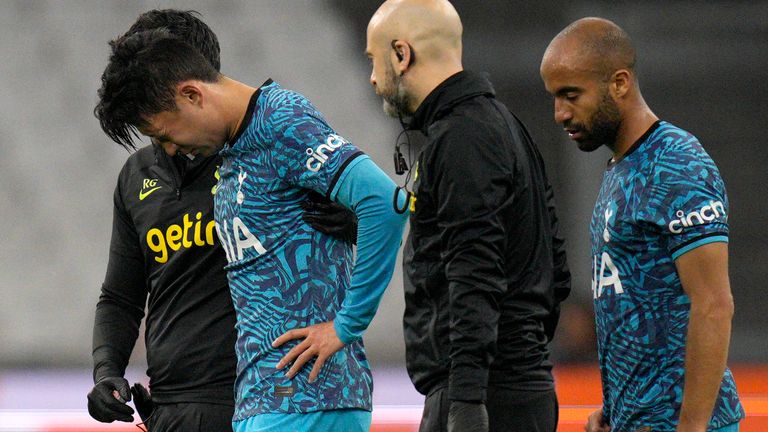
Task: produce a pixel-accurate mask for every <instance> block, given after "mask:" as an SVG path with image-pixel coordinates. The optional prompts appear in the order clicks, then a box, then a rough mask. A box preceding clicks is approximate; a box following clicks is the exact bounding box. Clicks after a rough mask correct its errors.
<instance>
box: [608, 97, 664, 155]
mask: <svg viewBox="0 0 768 432" xmlns="http://www.w3.org/2000/svg"><path fill="white" fill-rule="evenodd" d="M658 119H659V118H658V117H657V116H656V114H654V113H653V112H652V111H651V109H650V108H648V105H646V104H645V102H644V101H642V100H641V101H640V102H639V104H638V106H637V107H635V108H633V109H629V110H627V112H626V114H625V115H624V116H623V119H622V121H621V126H619V131H618V133H617V134H616V142H615V143H614V145H613V147H612V148H611V150H613V158H614V159H619V158H621V157H622V156H624V154H625V153H626V152H627V151H628V150H629V149H630V148H631V147H632V145H634V144H635V142H637V140H638V139H640V137H641V136H643V134H644V133H645V132H646V131H647V130H648V129H649V128H650V127H651V125H653V123H654V122H656V120H658Z"/></svg>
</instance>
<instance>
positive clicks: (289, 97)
mask: <svg viewBox="0 0 768 432" xmlns="http://www.w3.org/2000/svg"><path fill="white" fill-rule="evenodd" d="M260 91H261V97H262V98H263V100H262V103H263V104H264V105H265V106H266V107H267V108H269V109H271V110H275V111H290V110H296V109H297V108H298V109H302V108H312V109H314V106H312V103H311V102H310V101H309V99H308V98H307V97H306V96H304V95H303V94H301V93H299V92H297V91H294V90H290V89H287V88H285V87H282V86H280V85H279V84H278V83H276V82H274V81H272V80H268V81H267V82H266V83H264V84H263V85H262V86H261V88H260Z"/></svg>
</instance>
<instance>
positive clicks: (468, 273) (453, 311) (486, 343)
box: [446, 234, 505, 401]
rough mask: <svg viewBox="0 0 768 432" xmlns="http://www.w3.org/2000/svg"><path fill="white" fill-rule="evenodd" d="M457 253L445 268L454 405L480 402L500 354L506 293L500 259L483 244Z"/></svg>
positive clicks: (474, 243) (479, 237) (475, 243)
mask: <svg viewBox="0 0 768 432" xmlns="http://www.w3.org/2000/svg"><path fill="white" fill-rule="evenodd" d="M489 237H490V238H493V237H494V236H488V235H486V236H483V235H479V234H478V235H477V236H473V238H475V239H476V240H475V241H471V242H467V244H465V245H464V246H463V247H460V248H456V249H460V250H454V254H453V255H452V256H451V255H449V256H451V258H452V259H450V260H449V261H448V263H447V266H446V277H447V279H448V284H449V319H450V321H449V324H450V333H449V337H450V341H451V349H450V358H451V368H450V375H449V393H448V397H449V398H450V399H451V400H462V401H481V400H484V399H485V396H486V388H487V386H488V368H489V366H490V364H491V362H492V361H493V358H494V356H495V354H496V341H497V338H498V321H499V316H500V312H499V310H500V306H499V303H500V301H501V297H502V294H503V293H504V291H505V285H504V273H503V271H502V268H503V264H502V261H503V260H502V258H501V254H500V253H499V252H498V250H496V248H494V247H493V244H492V243H489V242H487V241H486V240H485V239H487V238H489Z"/></svg>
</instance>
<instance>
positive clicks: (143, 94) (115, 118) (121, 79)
mask: <svg viewBox="0 0 768 432" xmlns="http://www.w3.org/2000/svg"><path fill="white" fill-rule="evenodd" d="M109 45H110V46H111V47H112V54H111V55H110V57H109V63H108V64H107V67H106V69H105V70H104V73H103V74H102V76H101V88H100V89H99V92H98V95H99V103H98V104H97V105H96V108H95V109H94V111H93V112H94V115H96V118H98V119H99V122H100V123H101V128H102V129H103V130H104V133H106V134H107V136H109V137H110V138H112V140H114V141H115V142H116V143H118V144H120V145H121V146H123V147H125V148H126V149H135V148H136V146H135V145H134V143H133V137H134V136H138V132H137V128H139V127H143V126H146V125H147V118H148V117H150V116H153V115H155V114H158V113H160V112H163V111H173V110H176V101H175V95H176V85H177V84H178V83H180V82H182V81H186V80H199V81H204V82H216V81H217V80H218V78H219V73H218V72H217V71H216V69H214V68H213V66H212V65H211V63H210V62H209V61H208V60H207V59H206V58H205V57H203V55H202V54H200V51H198V50H197V49H196V48H195V47H193V46H192V45H190V44H189V43H187V42H185V41H183V40H181V39H179V38H178V37H176V36H173V35H172V34H171V33H170V32H169V31H168V30H166V29H159V30H149V31H143V32H140V33H136V34H132V35H129V36H121V37H119V38H117V39H115V40H113V41H111V42H110V43H109Z"/></svg>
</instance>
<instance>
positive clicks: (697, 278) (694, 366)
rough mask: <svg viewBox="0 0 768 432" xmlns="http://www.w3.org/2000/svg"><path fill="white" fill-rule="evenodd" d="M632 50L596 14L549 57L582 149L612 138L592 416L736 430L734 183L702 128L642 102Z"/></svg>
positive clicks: (600, 232)
mask: <svg viewBox="0 0 768 432" xmlns="http://www.w3.org/2000/svg"><path fill="white" fill-rule="evenodd" d="M634 64H635V50H634V48H633V47H632V44H631V42H630V40H629V37H628V36H627V34H626V33H625V32H624V31H623V30H622V29H620V28H619V27H618V26H616V25H615V24H614V23H612V22H610V21H607V20H603V19H598V18H585V19H582V20H579V21H576V22H574V23H573V24H571V25H569V26H568V27H566V28H565V29H564V30H563V31H561V32H560V33H559V34H558V35H557V36H556V37H555V38H554V39H553V40H552V42H551V43H550V45H549V47H548V48H547V50H546V52H545V54H544V58H543V60H542V63H541V76H542V79H543V80H544V84H545V86H546V89H547V91H548V92H549V93H550V94H552V95H553V96H554V102H555V120H556V121H557V122H558V123H560V124H562V125H563V128H564V129H565V130H566V132H568V134H569V136H570V138H571V139H573V140H575V141H576V142H577V143H578V147H579V149H581V150H583V151H593V150H595V149H597V148H599V147H600V146H602V145H606V146H607V147H608V148H610V150H611V151H612V152H613V158H612V159H611V160H610V162H609V164H608V167H607V169H606V171H605V173H604V174H603V182H602V186H601V188H600V193H599V196H598V198H597V203H596V205H595V209H594V213H593V215H592V222H591V224H590V233H591V239H592V256H593V258H592V274H593V281H592V292H593V297H594V304H595V314H596V324H597V335H598V351H599V352H598V354H599V361H600V369H601V374H602V381H603V407H602V409H601V410H598V411H597V412H595V413H593V414H592V415H591V416H590V418H589V420H588V423H587V425H586V428H585V429H586V430H587V431H588V432H605V431H614V432H619V431H621V432H624V431H627V432H635V431H638V432H639V431H645V432H650V431H653V432H658V431H662V432H663V431H679V432H682V431H701V432H703V431H723V432H724V431H729V432H730V431H736V430H738V422H739V421H740V420H741V419H742V418H744V410H743V408H742V406H741V404H740V402H739V398H738V395H737V393H736V386H735V384H734V380H733V376H732V375H731V372H730V371H729V370H728V368H727V367H726V359H727V355H728V344H729V340H730V333H731V319H732V316H733V298H732V296H731V289H730V283H729V280H728V248H727V243H728V216H729V209H728V198H727V196H726V193H725V186H724V184H723V180H722V178H721V177H720V173H719V172H718V169H717V167H716V166H715V164H714V162H713V161H712V159H711V158H710V157H709V155H708V154H707V153H706V152H705V151H704V149H703V148H702V146H701V144H699V141H698V140H697V139H696V137H694V136H693V135H691V134H690V133H688V132H686V131H684V130H682V129H680V128H678V127H676V126H674V125H672V124H670V123H668V122H665V121H660V120H659V119H658V117H656V115H655V114H654V113H653V112H652V111H651V110H650V108H649V107H648V106H647V105H646V103H645V101H644V100H643V97H642V95H641V93H640V88H639V85H638V82H637V77H636V75H635V73H634Z"/></svg>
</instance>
